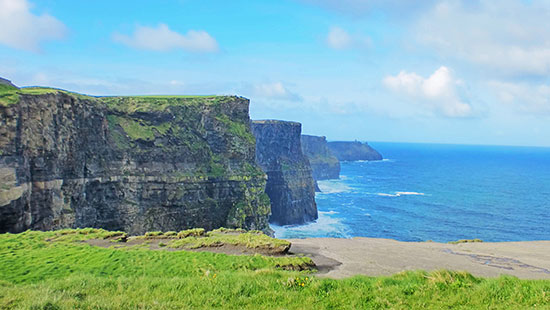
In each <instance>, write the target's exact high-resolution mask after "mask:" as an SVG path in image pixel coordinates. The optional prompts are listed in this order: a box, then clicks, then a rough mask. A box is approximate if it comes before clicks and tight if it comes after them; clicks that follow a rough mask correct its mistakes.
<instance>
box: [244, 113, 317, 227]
mask: <svg viewBox="0 0 550 310" xmlns="http://www.w3.org/2000/svg"><path fill="white" fill-rule="evenodd" d="M301 130H302V125H301V124H300V123H296V122H286V121H277V120H264V121H253V122H252V131H253V132H254V135H255V136H256V160H257V162H258V163H259V164H260V166H261V167H262V169H263V170H264V171H265V172H266V173H267V185H266V189H265V192H266V193H267V195H268V196H269V198H270V200H271V213H272V214H271V217H270V221H271V222H273V223H275V224H279V225H286V224H303V223H306V222H309V221H312V220H315V219H317V205H316V204H315V188H314V180H313V177H312V173H311V167H310V165H309V161H308V160H307V158H306V157H305V156H304V154H303V153H302V148H301V142H300V134H301Z"/></svg>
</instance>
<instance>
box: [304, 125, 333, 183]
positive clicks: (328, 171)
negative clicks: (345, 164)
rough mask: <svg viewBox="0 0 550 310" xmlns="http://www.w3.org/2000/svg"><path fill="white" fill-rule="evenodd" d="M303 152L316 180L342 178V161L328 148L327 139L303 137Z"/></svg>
mask: <svg viewBox="0 0 550 310" xmlns="http://www.w3.org/2000/svg"><path fill="white" fill-rule="evenodd" d="M302 151H303V153H304V155H306V157H307V158H308V160H309V163H310V165H311V170H312V171H313V178H314V179H315V180H328V179H338V178H339V177H340V161H339V160H338V158H336V156H334V154H332V152H331V151H330V149H329V148H328V146H327V139H326V138H325V137H317V136H309V135H302Z"/></svg>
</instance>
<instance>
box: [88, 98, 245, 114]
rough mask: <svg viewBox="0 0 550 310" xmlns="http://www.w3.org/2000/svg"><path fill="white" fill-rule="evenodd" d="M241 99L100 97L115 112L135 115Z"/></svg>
mask: <svg viewBox="0 0 550 310" xmlns="http://www.w3.org/2000/svg"><path fill="white" fill-rule="evenodd" d="M238 98H240V97H237V96H217V95H207V96H170V95H168V96H162V95H153V96H149V95H146V96H113V97H98V99H99V100H101V101H103V102H105V103H106V104H107V106H108V107H109V108H111V109H113V110H116V111H120V112H125V113H133V112H147V111H164V110H166V108H168V107H171V106H202V105H218V104H223V103H226V102H230V101H234V100H235V99H238Z"/></svg>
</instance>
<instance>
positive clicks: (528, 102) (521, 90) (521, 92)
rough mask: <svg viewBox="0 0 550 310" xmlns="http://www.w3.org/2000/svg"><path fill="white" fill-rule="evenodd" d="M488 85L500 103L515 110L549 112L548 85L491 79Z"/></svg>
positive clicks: (538, 112)
mask: <svg viewBox="0 0 550 310" xmlns="http://www.w3.org/2000/svg"><path fill="white" fill-rule="evenodd" d="M489 86H490V88H491V90H492V91H493V93H494V94H495V95H496V96H497V98H498V99H499V101H500V102H501V103H503V104H506V105H511V106H512V107H514V108H515V110H517V111H520V112H524V113H531V114H536V115H540V114H550V85H546V84H528V83H524V82H519V83H512V82H502V81H491V82H489Z"/></svg>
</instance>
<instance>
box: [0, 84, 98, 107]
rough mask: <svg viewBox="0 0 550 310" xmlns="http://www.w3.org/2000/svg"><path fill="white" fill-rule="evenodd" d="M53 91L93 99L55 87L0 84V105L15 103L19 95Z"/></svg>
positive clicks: (51, 92) (41, 93)
mask: <svg viewBox="0 0 550 310" xmlns="http://www.w3.org/2000/svg"><path fill="white" fill-rule="evenodd" d="M55 93H65V94H69V95H71V96H74V97H77V98H80V99H95V98H94V97H90V96H86V95H82V94H78V93H74V92H69V91H66V90H62V89H57V88H49V87H24V88H16V87H11V86H8V85H0V106H9V105H13V104H17V103H18V102H19V98H20V97H19V96H20V95H44V94H55Z"/></svg>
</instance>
